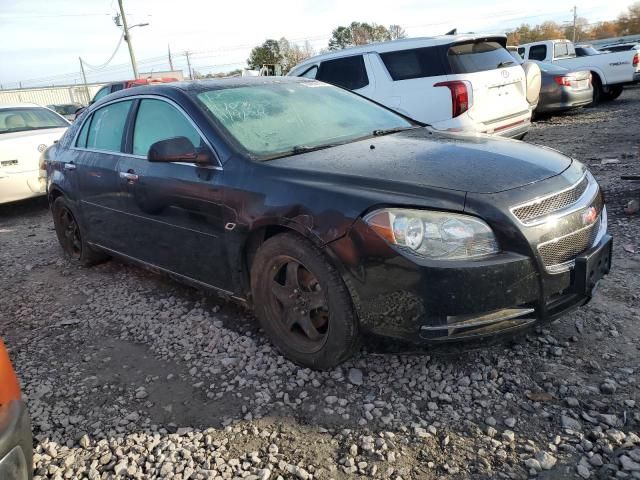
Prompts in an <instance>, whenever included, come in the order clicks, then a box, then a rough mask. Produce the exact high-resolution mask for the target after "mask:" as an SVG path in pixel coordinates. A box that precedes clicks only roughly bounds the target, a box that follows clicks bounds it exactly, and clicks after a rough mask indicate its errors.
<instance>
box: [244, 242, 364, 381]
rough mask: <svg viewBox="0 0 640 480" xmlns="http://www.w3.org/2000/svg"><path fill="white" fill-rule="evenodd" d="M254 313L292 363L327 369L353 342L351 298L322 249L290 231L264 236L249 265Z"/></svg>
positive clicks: (352, 348)
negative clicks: (265, 238)
mask: <svg viewBox="0 0 640 480" xmlns="http://www.w3.org/2000/svg"><path fill="white" fill-rule="evenodd" d="M251 289H252V292H253V299H254V305H255V311H256V315H257V317H258V319H259V320H260V323H261V325H262V328H264V330H265V331H266V332H267V334H268V335H269V337H270V338H271V340H272V341H273V343H274V344H275V346H276V347H277V348H278V350H280V351H281V352H282V353H283V354H284V355H285V356H286V357H287V358H289V359H290V360H292V361H294V362H295V363H297V364H299V365H302V366H305V367H309V368H315V369H328V368H332V367H334V366H336V365H338V364H339V363H341V362H343V361H344V360H346V359H347V358H349V357H350V356H351V355H353V353H354V352H355V350H356V348H357V346H358V340H359V334H358V321H357V317H356V314H355V312H354V309H353V305H352V302H351V296H350V295H349V292H348V290H347V288H346V286H345V284H344V282H343V281H342V278H340V275H339V274H338V272H337V271H336V270H335V268H333V266H332V265H330V264H329V262H327V260H326V259H325V257H324V255H323V253H322V252H321V251H320V250H319V249H318V248H316V247H315V246H313V245H312V244H311V243H309V242H307V241H306V240H305V239H304V238H302V237H300V236H299V235H297V234H294V233H285V234H281V235H276V236H275V237H272V238H270V239H268V240H267V241H266V242H265V243H264V244H263V245H262V246H261V247H260V248H259V249H258V252H257V253H256V256H255V258H254V260H253V265H252V268H251Z"/></svg>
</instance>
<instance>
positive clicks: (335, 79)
mask: <svg viewBox="0 0 640 480" xmlns="http://www.w3.org/2000/svg"><path fill="white" fill-rule="evenodd" d="M316 80H321V81H323V82H327V83H331V84H333V85H337V86H338V87H343V88H348V89H349V90H357V89H359V88H362V87H366V86H367V85H369V78H368V77H367V69H366V68H365V66H364V58H362V55H356V56H355V57H347V58H338V59H336V60H327V61H326V62H322V63H321V64H320V68H319V69H318V74H317V75H316Z"/></svg>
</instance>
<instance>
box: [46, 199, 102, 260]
mask: <svg viewBox="0 0 640 480" xmlns="http://www.w3.org/2000/svg"><path fill="white" fill-rule="evenodd" d="M51 213H52V214H53V225H54V227H55V230H56V236H57V237H58V242H59V243H60V246H61V247H62V251H63V252H64V254H65V256H66V257H67V258H68V259H69V260H71V261H72V262H73V263H76V264H78V265H82V266H85V267H88V266H90V265H94V264H96V263H98V262H101V261H103V260H105V259H106V258H108V257H107V255H105V254H103V253H101V252H97V251H96V250H94V249H93V248H91V247H90V246H89V244H87V242H86V240H85V236H86V235H85V232H84V230H83V229H82V228H81V227H80V224H79V223H78V222H77V220H76V216H75V215H74V213H73V211H72V209H71V206H70V205H69V202H68V201H67V199H66V198H64V197H62V196H60V197H58V198H56V199H55V200H54V201H53V204H52V205H51Z"/></svg>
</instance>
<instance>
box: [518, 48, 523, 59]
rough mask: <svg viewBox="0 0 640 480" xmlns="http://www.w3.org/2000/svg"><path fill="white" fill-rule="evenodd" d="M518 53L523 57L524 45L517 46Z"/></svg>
mask: <svg viewBox="0 0 640 480" xmlns="http://www.w3.org/2000/svg"><path fill="white" fill-rule="evenodd" d="M518 55H520V58H524V47H518Z"/></svg>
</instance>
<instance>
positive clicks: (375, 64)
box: [288, 35, 537, 138]
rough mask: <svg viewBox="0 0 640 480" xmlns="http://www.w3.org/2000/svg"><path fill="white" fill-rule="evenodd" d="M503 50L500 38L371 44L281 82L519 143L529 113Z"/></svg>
mask: <svg viewBox="0 0 640 480" xmlns="http://www.w3.org/2000/svg"><path fill="white" fill-rule="evenodd" d="M505 45H506V37H505V36H504V35H492V36H488V37H487V36H477V35H442V36H438V37H432V38H411V39H403V40H395V41H392V42H383V43H373V44H369V45H363V46H358V47H353V48H347V49H344V50H339V51H336V52H331V53H326V54H323V55H318V56H316V57H313V58H309V59H307V60H305V61H304V62H302V63H300V64H298V65H296V67H295V68H293V69H292V70H291V71H290V72H289V74H288V75H291V76H299V77H309V78H315V79H317V80H321V81H323V82H327V83H331V84H333V85H337V86H340V87H343V88H347V89H349V90H353V91H354V92H357V93H359V94H361V95H363V96H365V97H368V98H370V99H372V100H375V101H376V102H379V103H381V104H383V105H386V106H387V107H389V108H392V109H394V110H396V111H398V112H400V113H402V114H404V115H406V116H408V117H411V118H413V119H415V120H418V121H420V122H424V123H428V124H430V125H432V126H433V127H434V128H437V129H440V130H448V131H466V132H469V131H470V132H479V133H489V134H496V135H502V136H506V137H517V138H522V137H524V135H525V134H526V133H527V131H528V130H529V126H530V122H531V111H532V108H531V105H530V104H529V102H528V101H527V81H526V76H525V72H524V70H523V69H522V67H521V66H520V65H519V64H518V63H517V62H515V61H514V59H513V57H511V55H510V54H509V52H508V51H507V50H506V49H505ZM536 96H537V93H536Z"/></svg>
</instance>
